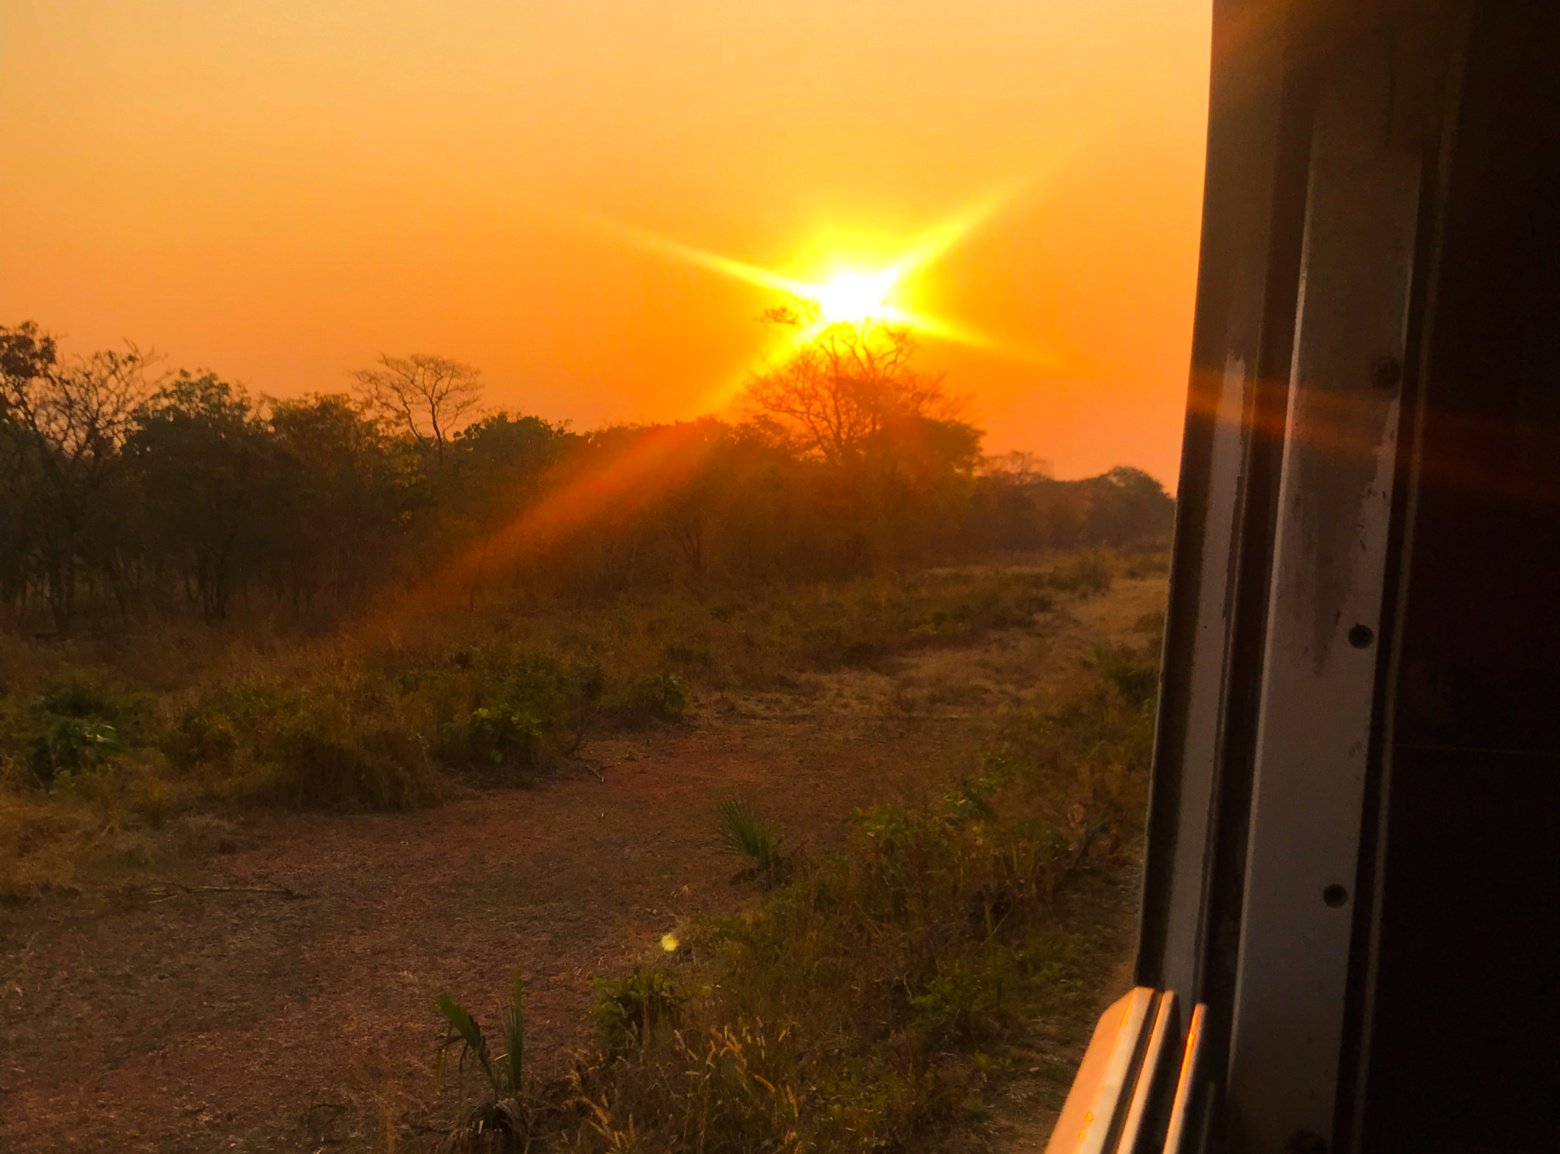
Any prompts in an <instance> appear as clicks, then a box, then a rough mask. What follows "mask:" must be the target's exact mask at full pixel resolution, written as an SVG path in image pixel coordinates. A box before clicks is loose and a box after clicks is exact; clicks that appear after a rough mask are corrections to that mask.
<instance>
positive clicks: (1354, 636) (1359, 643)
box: [1349, 625, 1376, 649]
mask: <svg viewBox="0 0 1560 1154" xmlns="http://www.w3.org/2000/svg"><path fill="white" fill-rule="evenodd" d="M1374 640H1376V635H1375V633H1373V632H1372V631H1371V628H1370V626H1369V625H1356V626H1354V628H1352V629H1350V630H1349V644H1350V645H1352V646H1354V648H1356V649H1369V648H1370V643H1371V642H1372V641H1374Z"/></svg>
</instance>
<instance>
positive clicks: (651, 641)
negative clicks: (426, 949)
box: [0, 554, 1142, 896]
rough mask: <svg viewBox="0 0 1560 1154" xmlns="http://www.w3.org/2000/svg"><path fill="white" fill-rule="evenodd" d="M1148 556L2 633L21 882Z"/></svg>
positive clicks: (873, 646) (773, 682)
mask: <svg viewBox="0 0 1560 1154" xmlns="http://www.w3.org/2000/svg"><path fill="white" fill-rule="evenodd" d="M1141 564H1142V562H1141V561H1138V560H1133V559H1125V560H1124V559H1120V558H1113V557H1110V556H1108V555H1104V554H1086V555H1080V556H1070V557H1063V558H1060V559H1052V560H1050V561H1047V562H1045V563H1042V564H1028V565H1013V566H1008V567H990V566H988V567H979V568H963V569H943V570H932V571H927V572H922V573H916V574H910V575H904V576H896V577H886V578H874V579H862V580H856V581H849V582H836V583H829V584H817V585H801V586H780V587H774V588H771V589H767V590H764V591H762V592H761V593H759V592H755V593H753V594H751V595H746V596H739V595H736V594H734V593H731V592H729V591H723V592H719V593H710V594H701V593H698V592H696V591H691V590H677V591H671V592H667V593H664V594H660V595H657V596H654V597H644V598H635V599H622V600H618V601H614V602H610V603H607V604H605V605H602V606H600V607H598V608H597V609H595V610H593V611H591V612H579V611H565V610H562V609H556V608H551V609H550V608H547V607H536V606H527V605H525V604H524V603H522V602H515V603H512V604H507V605H495V606H488V607H478V608H476V609H474V610H467V611H464V612H445V613H441V614H439V615H435V616H427V617H423V618H416V619H402V620H398V621H390V620H388V619H384V618H380V619H376V621H375V622H373V623H371V624H365V625H362V626H360V627H358V628H357V629H355V630H350V631H346V632H343V633H340V634H338V635H334V636H330V637H320V638H312V639H310V638H298V637H287V636H284V635H279V634H274V633H269V632H263V631H261V632H253V633H250V634H246V635H243V636H227V637H225V636H224V635H222V634H220V633H215V632H212V631H210V630H200V629H196V628H192V627H189V626H178V627H171V628H168V629H157V630H151V631H149V632H147V633H145V634H144V635H140V636H132V635H116V636H113V637H98V638H95V639H94V638H88V639H85V640H81V641H73V642H70V643H68V644H62V645H49V644H36V645H34V644H26V643H22V642H18V641H17V640H15V639H5V640H0V690H3V692H0V834H3V835H4V836H3V839H0V846H3V847H4V848H3V849H0V894H4V895H11V896H18V895H25V894H29V893H38V892H41V891H42V890H44V889H47V888H50V887H59V886H67V887H68V886H74V885H80V884H84V883H85V882H86V881H87V880H89V879H90V878H92V877H101V876H111V875H112V874H113V873H114V872H115V871H116V870H130V871H133V870H134V869H135V868H137V867H138V866H139V865H141V864H147V863H152V862H158V861H163V860H166V859H168V858H169V857H177V856H178V855H179V854H180V853H181V852H184V851H185V850H187V849H188V848H189V846H190V845H191V844H192V840H193V844H197V845H198V844H199V842H200V839H199V838H195V839H191V838H189V837H186V836H185V835H184V834H182V833H180V832H179V830H180V829H182V828H184V823H185V822H187V821H188V820H191V819H200V818H201V817H202V815H211V814H216V815H222V816H224V817H227V818H229V819H231V818H233V817H234V816H237V815H240V814H242V813H243V812H244V811H245V810H247V809H249V808H252V807H254V806H256V805H262V806H282V807H288V808H307V809H325V810H330V809H341V808H346V809H364V808H367V809H403V808H411V807H418V806H424V805H428V804H432V803H434V802H437V801H438V800H439V799H440V798H441V797H443V796H444V795H446V794H447V793H448V792H449V791H450V789H451V788H452V783H455V782H459V781H467V782H479V783H480V782H513V781H519V780H524V779H525V778H526V777H528V776H533V775H535V774H536V773H538V772H545V771H546V770H547V769H548V768H549V766H551V765H553V764H556V763H557V762H558V760H559V759H560V758H564V757H567V756H569V755H570V754H573V753H574V752H576V751H577V750H578V749H580V748H581V746H582V745H584V744H585V743H588V742H589V741H591V740H593V739H596V738H598V737H600V736H602V735H604V734H609V733H611V732H612V731H614V730H624V729H635V728H642V727H645V726H654V725H661V724H667V723H672V722H676V721H677V720H678V719H679V718H680V717H681V716H682V715H683V713H684V711H685V709H687V708H689V707H690V706H692V707H694V708H695V710H696V712H700V713H702V712H703V711H705V710H707V709H708V708H711V706H712V704H714V705H717V706H718V705H719V704H721V703H726V702H728V701H729V700H730V699H731V695H737V696H739V697H741V698H743V699H744V700H745V701H746V702H747V703H748V704H749V705H751V703H752V702H753V701H754V700H755V699H756V698H757V697H758V696H760V695H762V694H763V693H765V692H771V693H779V694H780V695H781V696H783V697H784V698H786V699H788V700H791V699H794V698H796V697H797V696H805V695H806V694H807V693H808V692H809V685H810V683H809V680H808V679H809V678H810V677H812V676H813V675H814V674H816V673H817V672H820V671H836V672H837V671H841V670H860V671H862V675H863V676H864V677H868V676H870V677H872V678H880V677H881V676H882V675H883V674H884V672H885V671H891V670H892V668H893V666H894V664H895V662H896V660H898V659H899V658H900V657H901V656H902V655H905V654H907V653H910V652H929V651H935V650H937V649H939V648H948V649H949V650H950V651H953V650H954V649H956V648H957V647H960V646H967V645H969V644H971V643H973V642H975V641H978V640H979V639H980V638H981V637H982V636H984V635H986V634H988V633H991V632H993V631H1002V630H1008V629H1012V628H1014V627H1017V626H1028V625H1030V624H1032V623H1033V622H1034V621H1035V620H1037V619H1038V618H1041V617H1043V616H1044V615H1045V614H1046V613H1047V611H1048V610H1049V609H1050V608H1051V607H1052V605H1053V604H1054V603H1056V602H1057V600H1058V599H1072V598H1077V597H1088V596H1092V595H1093V594H1095V593H1098V592H1101V591H1103V590H1105V589H1108V588H1109V585H1110V581H1111V579H1112V573H1113V572H1114V571H1115V570H1117V569H1119V568H1123V567H1132V566H1140V565H1141ZM935 680H936V681H937V682H938V684H935V685H929V686H915V685H911V684H906V685H905V686H903V687H902V692H900V693H899V694H898V696H897V698H896V708H902V709H908V710H911V711H913V710H914V709H916V708H917V707H918V706H919V705H921V704H924V703H925V702H926V701H927V700H928V698H929V697H930V696H931V695H935V694H943V695H946V694H948V693H960V692H962V693H970V694H979V693H980V692H981V684H980V682H979V681H976V682H971V683H964V684H961V686H958V687H950V684H951V683H950V682H949V681H948V680H947V679H944V678H937V679H935ZM990 680H991V686H992V687H993V688H995V687H996V685H997V684H998V681H999V675H998V674H996V673H994V676H993V678H992V679H990ZM971 686H973V688H971ZM970 701H971V705H972V707H973V706H974V705H976V704H977V701H976V698H975V697H973V696H972V697H971V699H970ZM938 703H939V704H946V701H943V700H941V699H939V702H938Z"/></svg>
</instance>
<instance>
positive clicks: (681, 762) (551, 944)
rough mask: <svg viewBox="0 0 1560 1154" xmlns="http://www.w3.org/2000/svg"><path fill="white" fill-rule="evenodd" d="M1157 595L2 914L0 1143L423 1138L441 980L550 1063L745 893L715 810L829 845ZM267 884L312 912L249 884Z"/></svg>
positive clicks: (1155, 586)
mask: <svg viewBox="0 0 1560 1154" xmlns="http://www.w3.org/2000/svg"><path fill="white" fill-rule="evenodd" d="M1163 597H1164V585H1163V582H1162V581H1123V582H1119V583H1118V585H1117V586H1116V588H1115V589H1114V590H1113V591H1112V592H1111V593H1110V594H1109V595H1108V596H1106V597H1102V598H1098V599H1095V600H1093V601H1088V602H1080V603H1073V604H1069V605H1067V606H1064V607H1063V608H1061V609H1059V610H1058V611H1057V612H1055V613H1052V614H1049V615H1046V616H1045V617H1043V618H1042V619H1041V621H1040V623H1039V624H1037V626H1036V627H1035V628H1034V629H1029V630H1015V631H1009V632H1007V633H1004V634H1001V635H998V636H995V637H992V638H989V639H987V641H986V642H985V643H984V644H982V645H980V646H977V647H971V648H966V649H941V650H926V651H923V652H921V653H918V654H915V655H913V656H912V657H910V658H907V659H905V660H904V661H902V662H900V663H899V664H898V665H897V666H896V667H894V668H892V669H888V670H883V671H875V672H866V671H845V672H841V673H839V674H831V675H819V676H815V677H808V678H806V679H804V681H803V684H802V685H801V686H800V687H799V688H798V689H797V690H796V691H795V692H788V693H786V694H771V695H762V696H752V697H743V698H729V699H727V698H718V699H715V700H713V701H705V702H702V703H701V706H700V716H699V717H697V718H696V719H695V724H694V725H693V726H692V727H691V728H690V729H688V730H686V731H677V732H665V733H658V734H653V735H650V736H648V737H645V738H643V739H638V740H634V741H613V742H602V743H599V744H598V745H596V746H594V747H592V750H591V752H592V754H593V756H594V758H595V761H596V763H597V764H598V766H599V767H601V771H602V774H603V776H604V778H605V780H604V781H598V780H597V779H596V777H595V776H593V775H591V774H589V773H587V772H586V770H585V769H584V768H583V767H578V766H576V767H573V769H572V770H571V771H570V773H569V774H568V775H566V776H563V777H561V778H560V779H558V780H553V781H549V782H547V783H546V784H544V785H542V786H539V787H537V788H535V789H530V790H512V791H493V792H484V793H480V794H475V795H471V796H468V797H465V798H463V799H461V800H458V801H455V802H453V803H451V804H447V805H445V806H443V807H441V808H438V809H435V810H431V811H428V812H424V813H418V814H410V815H386V816H358V817H317V818H310V817H293V818H284V819H275V820H271V821H268V822H266V823H264V824H262V825H261V826H259V827H258V832H257V833H256V836H255V839H254V840H255V843H256V844H254V845H253V846H252V848H249V849H246V850H243V851H241V852H238V853H233V854H229V855H226V856H221V857H216V858H212V859H210V860H209V861H207V862H205V863H203V864H202V865H200V866H199V867H198V869H197V870H196V871H195V872H192V873H189V874H186V875H181V876H180V877H179V878H177V879H176V880H178V881H180V882H182V883H184V884H185V885H187V886H190V887H191V888H192V890H193V892H185V891H184V890H179V889H165V890H161V891H148V890H144V889H143V890H139V891H135V892H133V893H125V894H119V895H87V896H82V897H79V898H74V899H70V900H68V901H67V900H59V899H55V900H50V901H46V902H42V903H38V904H35V905H32V906H26V907H21V908H17V909H12V910H8V911H0V1014H3V1020H0V1151H3V1152H5V1154H30V1152H42V1151H56V1150H90V1151H98V1150H109V1149H112V1150H115V1151H123V1152H136V1151H157V1152H169V1154H171V1152H184V1151H207V1150H213V1151H214V1150H231V1151H281V1150H288V1151H291V1150H307V1151H314V1150H322V1149H328V1150H385V1149H395V1148H398V1146H397V1144H398V1143H399V1148H401V1149H405V1148H407V1147H408V1146H409V1145H416V1144H417V1143H416V1142H415V1138H416V1137H417V1135H418V1134H420V1133H422V1134H429V1135H431V1134H433V1133H435V1132H436V1128H437V1124H438V1122H439V1121H440V1118H439V1117H438V1116H437V1114H438V1106H437V1103H438V1102H439V1097H438V1094H437V1092H436V1084H435V1081H434V1074H433V1069H432V1063H431V1057H432V1052H433V1047H434V1043H435V1041H436V1039H437V1037H438V1036H439V1030H438V1028H437V1023H436V1021H435V1017H434V1014H433V1011H432V1003H433V997H434V995H435V994H436V993H437V992H438V991H440V990H450V991H452V992H453V993H455V994H456V996H457V997H459V998H460V999H462V1000H463V1001H465V1002H466V1004H467V1005H468V1006H470V1007H471V1008H472V1009H473V1010H474V1011H475V1012H477V1014H478V1016H479V1017H481V1018H484V1019H487V1020H491V1019H492V1017H493V1015H494V1013H495V1010H496V1005H495V1003H496V1000H497V997H498V996H499V994H500V993H501V991H503V990H505V989H506V988H507V985H508V977H509V974H510V973H511V972H512V970H513V969H514V968H516V967H519V968H520V969H521V970H522V972H523V973H524V974H525V975H526V978H527V981H528V991H529V992H528V1000H527V1003H526V1009H527V1025H528V1030H529V1042H530V1045H529V1046H528V1049H529V1050H530V1052H531V1053H532V1054H533V1055H552V1056H554V1059H555V1060H557V1059H558V1058H560V1057H561V1056H562V1055H564V1054H565V1053H566V1051H567V1049H568V1047H570V1046H573V1045H577V1044H581V1043H583V1042H584V1041H585V1040H586V1034H585V1030H586V1026H587V1024H588V1020H587V1017H586V1013H585V1011H586V1008H587V1007H588V1005H589V1002H590V994H591V985H590V980H591V977H592V975H594V974H600V973H614V972H618V971H621V970H623V969H625V968H627V967H629V966H631V965H633V964H634V963H635V962H636V960H637V959H640V958H643V957H645V956H646V955H647V954H649V953H652V952H654V950H655V949H656V943H657V941H658V939H659V937H660V935H661V934H662V933H663V932H665V931H666V930H668V929H671V928H672V927H673V926H674V925H676V924H677V922H678V921H679V920H680V919H683V918H686V917H688V916H690V915H692V914H695V913H699V912H703V911H708V910H715V909H729V908H733V907H734V906H736V905H737V904H738V903H740V902H741V901H742V900H744V896H745V894H744V891H740V890H739V889H737V888H734V887H733V886H732V885H731V884H730V882H729V876H730V874H731V872H732V868H733V866H732V862H731V861H730V859H729V858H727V857H726V856H724V854H723V853H722V852H721V850H720V848H719V846H718V844H717V843H716V840H715V838H714V836H713V832H712V831H713V819H712V811H713V805H714V802H715V801H716V800H717V799H719V798H721V797H726V796H731V795H733V794H737V793H743V794H749V795H751V796H753V798H754V799H755V802H756V804H757V805H758V806H759V807H760V809H761V810H762V811H763V812H766V813H768V814H771V815H773V818H774V820H775V822H776V824H777V825H779V826H780V827H781V828H782V829H785V830H788V831H790V832H791V834H792V836H793V838H794V839H795V840H799V841H802V842H806V843H810V844H813V845H819V844H824V843H827V842H829V841H830V840H832V839H834V838H835V837H837V836H838V833H839V831H840V829H841V828H842V823H843V821H844V820H845V818H846V817H847V815H848V814H849V813H850V811H851V809H852V807H854V806H857V805H863V804H868V803H870V802H872V801H874V800H878V799H882V798H884V797H887V796H894V795H898V794H913V793H915V792H916V791H917V787H918V786H919V785H920V784H921V783H923V782H926V781H935V780H937V778H938V777H940V776H941V774H942V773H943V772H944V771H946V770H949V769H954V768H956V767H957V766H958V765H960V764H966V765H967V764H968V760H967V759H968V757H969V755H970V753H971V751H972V750H973V749H974V748H975V747H976V743H978V742H980V741H983V740H986V739H987V737H988V736H989V733H990V731H991V727H992V725H993V723H994V718H995V717H996V716H997V715H998V714H999V713H1000V712H1001V709H1002V707H1004V706H1007V705H1011V704H1018V703H1041V702H1043V701H1044V699H1045V697H1046V695H1047V694H1048V693H1050V692H1054V691H1055V688H1056V686H1058V685H1060V684H1062V683H1063V682H1065V681H1066V680H1067V679H1069V678H1070V677H1071V676H1073V675H1074V674H1075V673H1076V671H1077V670H1078V669H1079V668H1080V667H1081V666H1082V665H1083V663H1084V662H1085V661H1086V659H1087V655H1088V652H1089V648H1090V646H1091V645H1092V644H1093V643H1094V642H1095V641H1097V640H1100V639H1102V638H1104V637H1117V638H1125V637H1128V636H1131V631H1132V629H1133V627H1134V625H1135V623H1136V622H1138V621H1139V619H1141V618H1142V617H1143V615H1144V614H1146V613H1150V612H1152V611H1153V610H1154V609H1156V608H1158V607H1160V606H1161V605H1162V604H1163ZM202 886H208V887H225V888H222V889H212V890H202V889H201V888H199V887H202ZM267 886H283V887H286V888H287V889H288V890H289V891H291V892H293V893H295V894H299V895H302V896H298V897H286V896H282V895H280V894H278V893H265V892H244V887H253V888H255V889H263V888H264V887H267ZM431 1104H432V1105H433V1108H434V1110H435V1114H434V1115H432V1116H430V1115H429V1114H427V1113H426V1111H427V1110H428V1109H429V1108H430V1105H431ZM444 1105H445V1108H447V1107H448V1102H447V1101H446V1102H445V1104H444Z"/></svg>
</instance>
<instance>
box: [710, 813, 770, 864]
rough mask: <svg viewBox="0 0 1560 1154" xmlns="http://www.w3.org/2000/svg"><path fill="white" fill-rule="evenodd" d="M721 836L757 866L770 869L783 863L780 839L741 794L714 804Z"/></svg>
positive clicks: (727, 843)
mask: <svg viewBox="0 0 1560 1154" xmlns="http://www.w3.org/2000/svg"><path fill="white" fill-rule="evenodd" d="M715 816H716V818H717V820H718V821H719V824H720V836H721V840H722V841H723V842H725V843H726V848H727V849H729V850H730V851H731V852H732V853H734V854H736V855H737V856H739V857H745V858H747V859H748V860H750V861H751V862H752V863H753V866H754V868H755V869H759V870H771V869H774V868H775V867H776V866H777V865H779V863H780V839H779V838H778V837H777V836H776V835H775V833H774V831H773V830H771V829H770V828H769V827H768V826H767V825H765V824H764V823H763V821H761V820H760V819H759V817H758V815H757V814H756V813H754V812H753V804H752V803H751V802H749V801H746V800H743V799H740V798H728V799H727V800H725V801H723V802H721V803H720V804H718V805H717V806H716V807H715Z"/></svg>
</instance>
